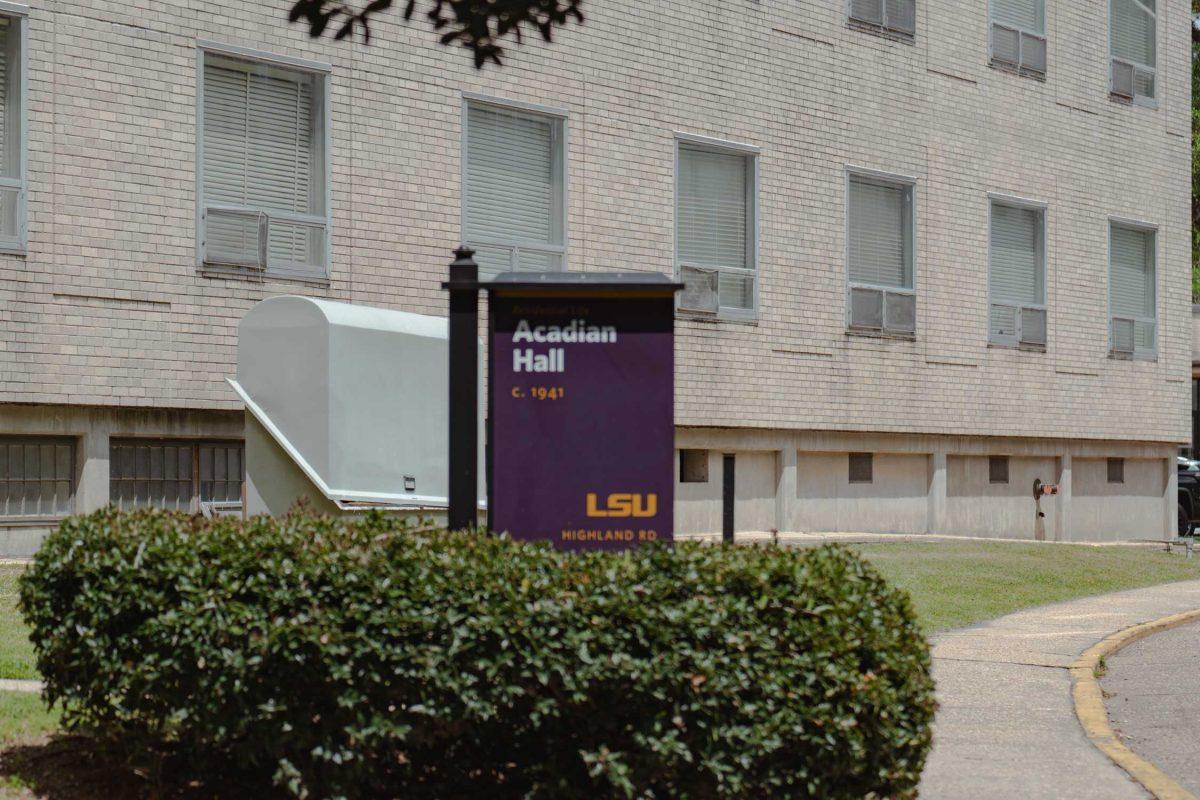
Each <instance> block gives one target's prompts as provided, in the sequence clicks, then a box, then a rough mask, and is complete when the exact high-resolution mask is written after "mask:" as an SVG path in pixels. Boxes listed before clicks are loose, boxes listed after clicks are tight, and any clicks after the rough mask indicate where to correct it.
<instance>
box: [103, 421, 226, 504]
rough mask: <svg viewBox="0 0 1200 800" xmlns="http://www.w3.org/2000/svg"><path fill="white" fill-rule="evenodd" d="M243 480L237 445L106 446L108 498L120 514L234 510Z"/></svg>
mask: <svg viewBox="0 0 1200 800" xmlns="http://www.w3.org/2000/svg"><path fill="white" fill-rule="evenodd" d="M244 480H245V458H244V446H243V444H242V443H241V442H192V441H185V440H162V439H153V440H147V439H114V440H112V442H111V444H110V446H109V495H110V497H111V500H112V503H113V504H114V505H115V506H117V508H120V509H132V508H163V509H167V510H170V511H184V512H189V513H199V512H202V511H206V510H207V508H210V507H212V506H214V505H215V506H237V507H240V505H241V502H242V483H243V481H244Z"/></svg>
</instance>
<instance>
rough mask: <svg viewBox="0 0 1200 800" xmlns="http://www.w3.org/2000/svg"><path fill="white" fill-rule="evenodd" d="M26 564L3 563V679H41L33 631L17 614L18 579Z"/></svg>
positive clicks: (0, 566) (0, 578)
mask: <svg viewBox="0 0 1200 800" xmlns="http://www.w3.org/2000/svg"><path fill="white" fill-rule="evenodd" d="M24 570H25V566H24V565H23V564H0V678H19V679H23V680H30V679H37V678H38V673H37V668H36V667H35V662H34V657H33V645H32V644H30V642H29V630H28V629H27V628H26V627H25V623H24V622H22V621H21V614H20V612H19V611H17V578H18V577H19V576H20V575H21V573H22V572H23V571H24Z"/></svg>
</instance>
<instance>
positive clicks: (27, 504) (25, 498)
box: [0, 436, 75, 517]
mask: <svg viewBox="0 0 1200 800" xmlns="http://www.w3.org/2000/svg"><path fill="white" fill-rule="evenodd" d="M74 508H75V441H74V440H73V439H67V438H59V437H48V436H38V437H32V436H30V437H23V436H5V437H0V517H57V516H62V515H64V514H70V513H71V512H72V511H73V510H74Z"/></svg>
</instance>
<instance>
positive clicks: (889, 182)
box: [842, 164, 921, 341]
mask: <svg viewBox="0 0 1200 800" xmlns="http://www.w3.org/2000/svg"><path fill="white" fill-rule="evenodd" d="M856 178H857V179H859V180H863V181H865V182H866V183H874V184H877V185H882V186H891V187H893V188H902V189H907V190H908V192H909V204H910V205H911V207H912V214H911V216H912V219H910V220H909V227H910V231H909V237H910V241H911V242H912V245H911V247H910V250H911V252H912V256H911V258H912V263H911V264H910V265H909V267H908V271H909V275H910V277H911V280H910V281H909V282H910V284H911V285H910V286H908V287H904V288H897V287H894V286H877V285H874V284H869V283H856V282H854V281H852V280H851V279H850V192H851V191H852V189H851V187H852V184H853V183H854V180H855V179H856ZM844 181H845V188H844V202H845V212H844V215H843V219H842V230H843V231H844V234H843V235H844V236H845V240H846V241H845V248H844V252H843V254H842V258H843V267H842V280H843V284H844V291H843V295H844V298H845V302H846V312H845V316H846V331H847V333H851V334H854V335H859V336H886V337H890V338H899V339H911V340H914V341H915V340H916V338H917V328H918V327H919V326H920V319H921V315H920V308H919V305H918V295H917V266H918V265H919V263H920V258H919V257H918V253H919V252H920V249H919V246H918V244H919V243H918V240H917V227H918V223H917V217H918V216H919V213H918V206H917V200H918V195H917V184H918V181H917V178H916V177H915V176H912V175H902V174H900V173H895V172H886V171H883V170H877V169H871V168H869V167H861V166H858V165H855V164H847V165H846V167H845V177H844ZM855 289H872V290H877V291H882V292H883V293H884V295H885V297H884V302H885V303H886V302H887V300H886V295H887V294H888V293H891V294H899V295H906V296H911V297H912V298H913V331H912V333H909V332H907V331H897V330H894V329H891V330H889V329H888V328H887V327H886V326H887V320H886V319H885V320H884V327H883V328H882V329H880V330H875V329H872V328H863V327H856V326H854V325H852V324H851V320H852V317H851V309H850V303H851V296H852V292H853V291H854V290H855Z"/></svg>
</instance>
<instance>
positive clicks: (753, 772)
mask: <svg viewBox="0 0 1200 800" xmlns="http://www.w3.org/2000/svg"><path fill="white" fill-rule="evenodd" d="M21 607H22V609H23V612H24V614H25V617H26V619H27V620H28V622H29V623H30V624H31V626H32V628H33V635H32V636H33V641H34V644H35V645H36V648H37V655H38V667H39V669H40V670H41V672H42V674H43V675H44V676H45V680H46V697H47V699H48V700H50V701H53V702H57V703H58V704H59V705H60V706H61V708H62V711H63V714H64V720H65V721H66V723H67V724H68V725H70V726H73V727H84V728H88V729H92V730H95V731H97V732H99V733H101V734H103V735H105V736H106V737H109V738H112V739H114V740H119V741H124V742H139V741H141V742H146V741H152V742H154V743H155V744H156V746H169V747H172V748H175V750H176V751H177V752H184V753H189V754H194V755H195V756H196V757H198V758H211V759H214V760H217V761H219V760H222V759H224V760H228V759H234V760H236V761H237V762H238V763H239V764H240V765H242V766H243V767H245V768H248V769H250V770H258V771H261V772H262V773H264V774H268V775H273V777H274V780H275V781H276V782H277V783H278V784H279V785H280V786H281V787H283V788H285V789H286V790H287V791H289V792H291V793H292V794H294V795H296V796H300V797H321V798H325V797H345V798H364V797H405V798H426V797H427V798H456V797H471V796H474V797H480V798H509V797H512V798H518V797H522V798H523V797H530V798H580V797H588V798H633V797H638V798H788V797H797V798H799V797H822V798H864V797H867V798H870V797H878V798H883V797H889V798H891V797H896V798H905V797H915V795H916V785H917V781H918V778H919V776H920V772H921V768H922V766H923V764H924V760H925V756H926V754H927V752H928V749H929V746H930V723H931V722H932V717H933V713H934V701H933V683H932V680H931V678H930V674H929V666H930V661H929V652H928V646H927V644H926V643H925V640H924V638H923V637H922V635H921V633H920V631H919V629H918V627H917V624H916V622H915V619H914V616H913V612H912V609H911V606H910V604H909V602H908V599H907V597H906V596H905V595H903V594H902V593H901V592H898V591H896V590H894V589H892V588H891V587H889V586H888V585H887V584H886V583H885V582H884V581H883V579H882V578H881V577H880V576H879V575H878V574H877V573H876V572H875V571H874V570H873V569H872V568H871V567H870V566H868V565H867V564H865V563H864V562H863V561H862V560H861V559H860V558H858V557H857V556H856V555H855V554H854V553H852V552H851V551H849V550H846V549H844V548H838V547H822V548H818V549H812V550H789V549H779V548H744V547H738V548H733V547H708V546H700V545H680V546H678V547H676V548H674V549H668V548H662V547H654V548H646V549H642V550H639V551H636V552H632V553H624V554H612V553H588V554H573V555H566V554H563V553H560V552H556V551H555V550H553V549H551V548H549V547H546V546H533V545H527V544H520V543H515V542H512V541H510V540H507V539H504V538H500V537H491V536H483V535H471V534H451V533H446V532H443V531H433V530H417V529H413V528H407V527H406V526H405V525H404V524H403V523H401V522H399V521H397V520H394V519H391V518H387V517H384V516H381V515H372V516H368V517H366V518H364V519H361V520H359V521H357V522H344V521H337V520H332V519H328V518H321V517H313V516H310V515H305V514H294V515H291V516H288V517H285V518H281V519H275V520H273V519H269V518H265V517H264V518H256V519H252V520H249V521H248V522H241V521H239V520H228V519H219V520H204V519H201V518H198V517H187V516H181V515H172V514H166V513H159V512H138V513H134V514H123V513H119V512H116V511H114V510H111V509H110V510H105V511H101V512H98V513H95V514H92V515H90V516H85V517H77V518H72V519H68V520H66V521H65V522H63V524H62V525H61V527H60V528H59V529H58V530H57V531H56V532H55V533H53V534H52V535H51V536H50V537H49V538H48V539H47V541H46V542H45V544H44V545H43V547H42V549H41V551H40V552H39V553H38V555H37V558H36V559H35V560H34V563H33V565H32V566H31V568H30V569H29V571H28V572H27V573H26V575H25V576H24V578H23V579H22V581H21Z"/></svg>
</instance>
